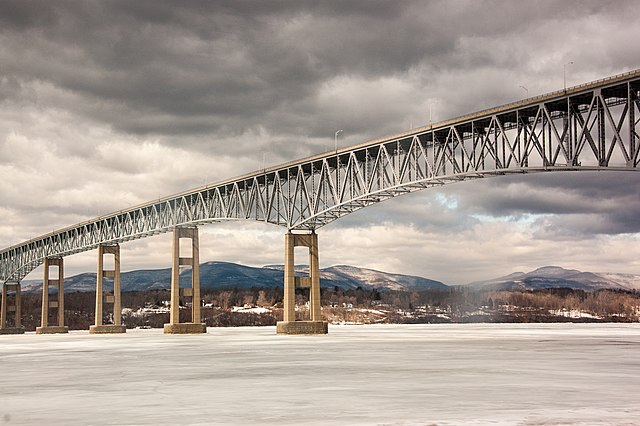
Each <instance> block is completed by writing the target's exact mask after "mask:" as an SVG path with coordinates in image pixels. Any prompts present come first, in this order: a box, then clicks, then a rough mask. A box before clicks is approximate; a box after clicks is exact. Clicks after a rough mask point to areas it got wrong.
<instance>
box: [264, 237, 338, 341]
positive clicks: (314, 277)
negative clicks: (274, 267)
mask: <svg viewBox="0 0 640 426" xmlns="http://www.w3.org/2000/svg"><path fill="white" fill-rule="evenodd" d="M284 246H285V247H284V317H283V321H278V323H277V326H276V332H277V333H278V334H327V332H328V323H327V322H325V321H322V312H321V309H320V263H319V260H318V234H316V233H315V232H312V233H311V234H293V233H291V232H289V233H287V234H286V235H285V237H284ZM296 247H307V248H308V249H309V276H307V277H296V276H295V259H294V251H295V248H296ZM296 287H306V288H310V292H309V317H310V318H309V320H307V321H296V311H295V308H296V292H295V289H296Z"/></svg>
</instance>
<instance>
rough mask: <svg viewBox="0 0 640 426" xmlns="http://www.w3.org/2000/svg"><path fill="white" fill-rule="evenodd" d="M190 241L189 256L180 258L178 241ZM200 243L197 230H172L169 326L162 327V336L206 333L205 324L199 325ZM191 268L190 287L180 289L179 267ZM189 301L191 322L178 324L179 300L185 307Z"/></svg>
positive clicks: (178, 228)
mask: <svg viewBox="0 0 640 426" xmlns="http://www.w3.org/2000/svg"><path fill="white" fill-rule="evenodd" d="M181 238H184V239H189V240H191V256H190V257H182V256H180V239H181ZM199 252H200V243H199V239H198V228H195V227H192V228H180V227H177V228H175V229H174V230H173V256H172V260H171V311H170V314H169V324H165V325H164V334H198V333H206V332H207V326H206V324H203V323H201V322H200V321H201V316H200V304H201V303H202V301H201V300H200V254H199ZM181 266H187V267H191V285H190V286H189V287H187V288H181V287H180V267H181ZM187 298H190V299H191V321H192V322H180V299H182V301H183V302H184V303H185V305H187V303H188V302H187V300H186V299H187Z"/></svg>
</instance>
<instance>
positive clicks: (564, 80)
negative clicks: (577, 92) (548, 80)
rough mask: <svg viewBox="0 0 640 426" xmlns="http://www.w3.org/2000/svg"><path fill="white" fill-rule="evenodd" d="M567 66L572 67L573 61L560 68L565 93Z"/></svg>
mask: <svg viewBox="0 0 640 426" xmlns="http://www.w3.org/2000/svg"><path fill="white" fill-rule="evenodd" d="M567 65H573V61H569V62H567V63H566V64H564V65H563V66H562V81H563V82H564V91H565V92H566V91H567Z"/></svg>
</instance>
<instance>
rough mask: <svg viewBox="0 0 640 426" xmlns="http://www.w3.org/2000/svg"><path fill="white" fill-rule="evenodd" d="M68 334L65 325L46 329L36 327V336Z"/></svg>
mask: <svg viewBox="0 0 640 426" xmlns="http://www.w3.org/2000/svg"><path fill="white" fill-rule="evenodd" d="M68 332H69V327H67V326H66V325H49V326H46V327H36V334H64V333H68Z"/></svg>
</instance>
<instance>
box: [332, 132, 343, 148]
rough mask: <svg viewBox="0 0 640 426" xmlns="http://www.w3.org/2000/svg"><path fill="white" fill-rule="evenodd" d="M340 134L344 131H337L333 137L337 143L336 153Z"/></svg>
mask: <svg viewBox="0 0 640 426" xmlns="http://www.w3.org/2000/svg"><path fill="white" fill-rule="evenodd" d="M340 132H342V130H338V131H336V134H335V135H334V136H333V141H334V142H335V145H336V152H338V133H340Z"/></svg>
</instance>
